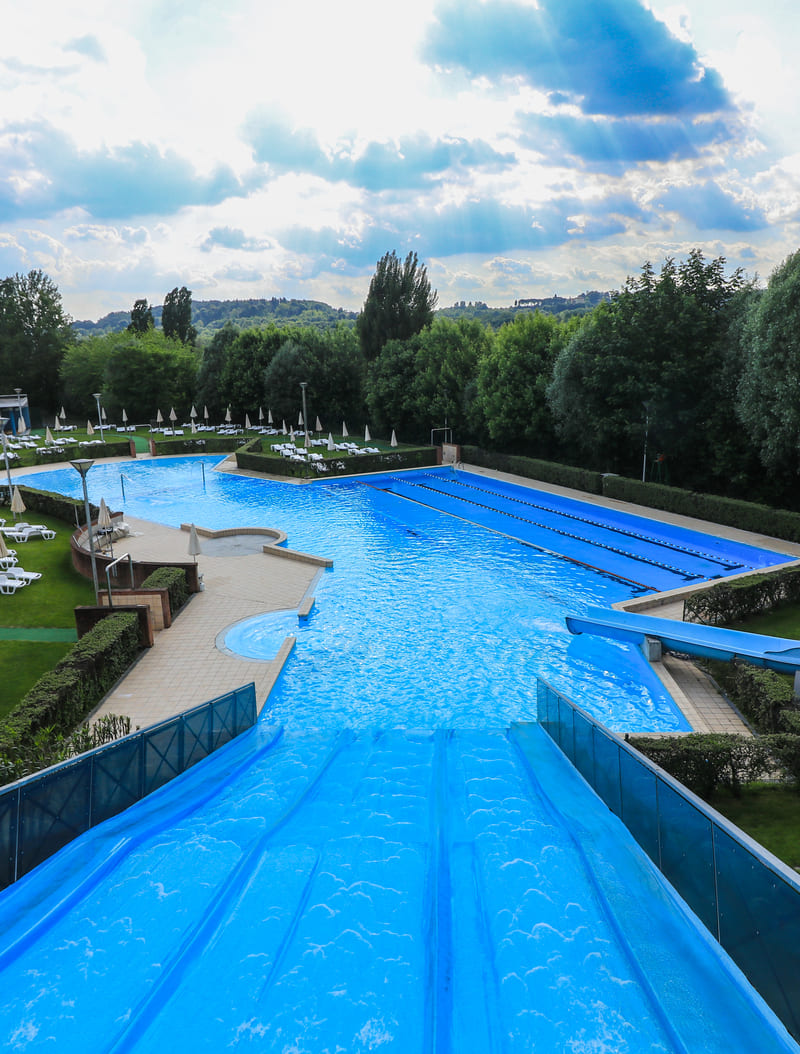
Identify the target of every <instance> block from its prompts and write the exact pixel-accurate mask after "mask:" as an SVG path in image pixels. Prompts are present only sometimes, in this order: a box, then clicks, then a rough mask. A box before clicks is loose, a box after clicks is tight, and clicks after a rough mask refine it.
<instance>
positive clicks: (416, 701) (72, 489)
mask: <svg viewBox="0 0 800 1054" xmlns="http://www.w3.org/2000/svg"><path fill="white" fill-rule="evenodd" d="M218 460H219V459H218V458H200V459H198V458H169V459H159V460H157V461H139V462H130V463H127V462H126V463H125V464H124V465H123V466H120V465H119V464H104V463H102V462H101V463H97V464H96V465H95V466H94V467H93V468H92V471H91V472H90V473H89V474H88V476H87V483H88V486H89V491H90V497H91V499H92V500H93V501H95V502H99V500H100V498H101V497H105V499H106V502H107V504H109V505H110V506H112V507H116V506H118V505H119V504H122V501H121V499H122V488H123V487H124V491H125V502H124V509H125V511H126V512H127V513H128V514H130V515H134V516H141V517H143V518H145V519H150V520H154V521H156V522H160V523H165V524H168V525H170V526H179V525H180V524H181V523H184V522H195V523H199V524H202V526H204V527H207V528H210V529H223V528H227V527H232V526H269V527H273V528H277V529H280V530H283V531H285V532H286V534H287V536H288V545H289V546H290V547H291V548H294V549H301V550H304V551H308V552H313V553H316V554H318V555H322V556H326V557H332V558H333V560H334V567H333V570H332V571H328V572H324V573H321V575H320V577H319V579H318V581H317V582H316V584H315V586H314V595H315V605H314V609H313V611H312V613H311V616H310V617H309V618H308V619H307V620H299V621H295V619H294V617H293V614H292V613H291V612H283V613H277V614H270V615H267V616H265V618H264V620H263V621H262V622H261V623H259V621H258V620H253V621H251V622H250V623H249V624H248V625H240V626H236V627H231V628H230V633H229V635H228V636H227V637H226V638H225V640H226V646H227V647H229V648H231V650H238V651H240V653H242V654H247V655H253V656H255V657H259V656H258V649H259V648H260V647H263V648H264V651H263V652H262V656H261V657H264V658H265V659H268V658H271V657H273V655H274V649H275V640H276V638H277V636H278V635H279V633H280V632H281V629H282V628H284V627H287V628H289V627H293V629H292V632H293V633H294V635H295V636H296V637H297V644H296V646H295V648H294V651H293V653H292V656H291V658H290V660H289V662H288V663H287V664H286V666H285V667H284V671H283V674H282V675H281V677H280V678H279V680H278V683H277V684H276V686H275V688H274V689H273V691H272V692H271V694H270V698H269V702H268V707H267V714H268V718H269V719H270V720H273V721H275V722H277V723H280V724H284V725H286V726H287V727H302V728H309V727H315V728H339V727H341V726H342V724H347V725H349V726H351V727H356V728H373V727H385V726H397V725H403V726H405V727H425V728H431V727H448V728H453V727H459V728H466V727H491V728H505V727H507V726H508V725H509V724H511V723H512V722H513V721H518V720H536V691H535V682H536V678H537V677H542V678H543V679H545V680H547V681H548V683H550V684H551V685H552V686H553V687H554V688H555V689H556V690H559V691H562V692H563V693H564V694H565V695H567V696H568V697H569V698H571V699H573V700H574V701H575V702H576V703H578V704H579V705H580V706H582V707H583V708H584V709H586V710H587V711H589V712H590V713H591V714H593V715H594V716H596V717H597V718H598V719H600V720H602V721H603V722H604V723H605V724H606V725H607V726H608V727H609V728H611V729H612V730H614V731H625V732H634V731H664V732H671V731H678V730H687V729H688V725H687V723H686V721H685V719H684V718H683V716H682V715H681V714H680V713H679V712H678V710H677V709H676V707H675V705H674V703H673V701H672V699H671V698H670V697H669V696H668V694H667V693H666V691H665V690H664V688H663V686H662V684H661V682H660V681H659V680H658V678H657V677H656V676H655V674H654V673H653V671H652V669H651V668H650V666H649V665H648V664H647V663H646V662H645V661H644V659H643V658H642V656H641V655H640V653H639V651H638V649H636V648H635V647H634V646H632V645H629V644H625V643H621V642H613V641H603V640H600V639H592V638H589V637H581V638H576V637H573V636H572V635H571V634H570V633H569V632H568V631H567V628H566V622H565V620H566V617H567V615H582V614H584V613H585V611H586V610H588V609H589V608H590V607H595V606H602V607H608V606H610V605H611V604H613V603H615V602H616V601H619V600H623V599H626V598H628V597H630V596H632V595H638V594H639V593H640V592H641V588H640V586H637V585H633V584H631V583H632V580H633V579H634V576H636V575H638V576H639V577H638V579H636V581H641V580H642V579H644V578H645V577H646V578H648V580H650V579H652V580H653V582H652V583H651V584H654V587H657V588H672V587H674V585H675V584H676V581H678V580H679V581H680V582H684V581H685V580H686V579H687V576H692V577H691V579H690V580H691V581H698V580H700V578H701V577H702V576H706V577H714V576H716V575H718V574H719V573H720V567H721V564H722V563H727V564H729V565H731V564H733V565H735V566H736V568H737V569H745V568H747V567H760V566H768V565H769V564H774V563H779V562H783V561H784V560H785V557H783V556H782V555H781V554H779V553H769V552H766V551H764V550H760V549H755V548H753V547H751V546H741V545H738V546H737V545H735V544H734V543H731V542H728V541H725V540H721V539H716V538H714V537H713V536H710V535H705V534H699V533H698V532H691V531H683V530H681V529H680V528H676V527H672V526H669V525H665V524H661V523H659V522H657V521H653V520H645V519H642V518H639V517H627V516H624V515H623V514H620V513H618V512H614V511H611V510H606V509H601V508H598V507H596V506H589V505H586V504H583V503H580V502H576V501H571V500H570V499H565V498H558V497H555V496H553V495H549V494H544V493H543V492H538V491H534V490H531V489H530V488H526V487H519V486H514V485H512V484H508V483H501V482H500V481H497V480H493V479H487V478H485V477H481V476H477V475H474V474H470V473H464V472H454V471H453V470H451V469H441V470H437V471H435V472H414V473H405V474H403V475H398V474H389V475H385V476H380V475H375V476H369V477H363V478H362V479H353V480H340V481H330V482H325V483H323V484H318V483H315V484H314V485H312V486H297V485H293V484H281V483H276V482H274V481H269V480H258V479H251V478H245V477H241V476H236V475H232V474H230V473H221V472H213V471H207V470H206V471H203V468H202V465H205V466H206V467H207V468H208V467H209V466H211V465H213V464H215V463H216V462H218ZM28 482H30V484H31V485H33V486H38V487H41V488H43V489H49V490H55V491H58V492H61V493H68V494H71V495H72V496H75V497H77V496H78V495H79V489H80V479H79V477H78V475H77V473H75V472H74V471H73V470H71V469H61V470H55V471H52V472H45V473H37V474H35V475H31V476H30V477H29V478H28ZM454 495H458V496H454ZM464 495H466V497H467V499H468V500H467V501H466V502H465V501H464V500H463V496H464ZM533 503H536V505H538V506H546V508H541V507H538V508H534V507H533ZM559 510H560V511H559ZM565 512H566V513H567V515H564V513H565ZM509 513H511V514H512V515H509ZM576 517H583V519H580V518H576ZM601 519H602V520H606V521H608V523H610V524H611V527H608V526H603V525H598V523H599V521H600V520H601ZM587 521H592V522H587ZM537 524H538V526H537ZM623 531H624V532H626V533H622V532H623ZM559 532H561V533H559ZM567 534H569V535H571V536H572V537H568V536H567ZM578 535H580V536H581V538H582V540H581V538H578V537H576V536H578ZM634 535H635V536H637V537H634ZM593 539H597V540H599V541H601V542H602V543H603V545H602V547H601V546H598V545H593V541H592V540H593ZM662 543H663V544H662ZM634 544H636V545H637V546H638V547H639V549H640V550H641V555H643V556H645V557H646V559H647V561H648V562H644V561H642V560H632V559H630V558H629V557H628V555H627V554H626V553H625V552H624V551H621V550H623V547H624V546H625V545H634ZM556 546H560V547H562V549H563V551H564V552H567V553H568V554H569V555H570V557H571V559H565V558H563V557H561V556H558V555H555V554H554V552H553V550H554V549H555V547H556ZM667 546H671V548H667ZM709 557H711V559H709ZM672 568H678V573H677V574H676V572H675V571H674V570H672ZM259 702H260V701H259Z"/></svg>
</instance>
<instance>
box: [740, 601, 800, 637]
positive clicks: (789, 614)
mask: <svg viewBox="0 0 800 1054" xmlns="http://www.w3.org/2000/svg"><path fill="white" fill-rule="evenodd" d="M731 628H732V629H739V630H744V631H745V632H746V633H761V634H764V635H765V636H768V637H789V638H790V639H791V640H800V607H798V606H797V605H794V604H791V605H787V606H786V607H779V608H775V609H774V610H773V611H767V612H765V614H763V615H754V616H753V617H752V618H749V619H745V621H744V622H737V623H736V625H735V626H732V627H731Z"/></svg>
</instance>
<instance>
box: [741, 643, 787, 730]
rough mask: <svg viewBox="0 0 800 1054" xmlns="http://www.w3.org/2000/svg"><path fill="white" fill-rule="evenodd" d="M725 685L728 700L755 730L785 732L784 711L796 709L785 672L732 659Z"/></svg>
mask: <svg viewBox="0 0 800 1054" xmlns="http://www.w3.org/2000/svg"><path fill="white" fill-rule="evenodd" d="M725 688H726V690H727V693H728V695H729V696H730V698H731V700H732V702H733V703H734V705H735V706H736V707H738V709H739V710H741V712H742V713H743V714H744V716H745V717H746V718H747V720H748V721H749V722H750V723H751V724H752V725H753V727H754V728H755V729H756V731H757V732H759V733H769V732H786V731H788V730H789V723H787V721H786V720H785V718H784V716H783V715H784V714H786V713H790V712H792V711H795V712H797V702H796V701H795V698H794V693H793V690H792V681H791V678H790V677H789V676H787V675H786V674H780V673H776V672H775V671H774V670H767V669H765V668H763V667H761V666H752V665H750V663H746V662H737V661H736V660H734V661H733V662H732V663H731V665H730V671H729V674H728V677H727V678H726V684H725Z"/></svg>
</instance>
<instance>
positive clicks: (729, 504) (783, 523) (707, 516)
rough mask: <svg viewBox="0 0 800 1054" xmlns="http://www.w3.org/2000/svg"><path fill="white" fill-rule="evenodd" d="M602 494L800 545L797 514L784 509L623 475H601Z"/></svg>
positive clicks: (799, 515) (799, 527) (799, 525)
mask: <svg viewBox="0 0 800 1054" xmlns="http://www.w3.org/2000/svg"><path fill="white" fill-rule="evenodd" d="M602 493H603V496H604V497H606V498H615V499H616V500H617V501H628V502H633V503H634V504H635V505H644V506H646V507H648V508H651V509H662V510H663V511H664V512H674V513H677V514H678V515H681V516H692V517H694V518H695V519H698V520H709V521H710V522H712V523H722V524H725V525H726V526H727V527H737V528H739V530H742V531H752V532H753V533H754V534H766V535H768V536H769V537H772V538H783V539H784V540H785V541H787V542H800V513H798V512H789V511H787V510H786V509H771V508H769V506H767V505H757V504H756V503H755V502H751V501H737V500H736V499H735V498H721V497H718V496H717V495H715V494H697V493H695V492H694V491H689V490H681V489H680V488H679V487H667V486H665V485H664V484H663V483H642V482H641V480H636V479H628V478H626V477H625V476H604V477H603V489H602Z"/></svg>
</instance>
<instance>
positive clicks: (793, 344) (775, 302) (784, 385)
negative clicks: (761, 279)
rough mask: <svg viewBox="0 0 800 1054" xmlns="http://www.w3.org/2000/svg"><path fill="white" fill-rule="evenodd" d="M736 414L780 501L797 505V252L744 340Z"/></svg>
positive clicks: (757, 308)
mask: <svg viewBox="0 0 800 1054" xmlns="http://www.w3.org/2000/svg"><path fill="white" fill-rule="evenodd" d="M743 341H744V348H745V363H744V369H743V372H742V376H741V380H740V383H739V391H738V396H737V407H736V408H737V413H738V416H739V419H740V420H741V422H742V424H743V425H744V427H745V430H746V432H747V435H748V437H749V439H750V441H751V442H752V443H753V444H754V445H755V447H756V449H757V450H758V454H759V458H760V460H761V463H762V464H763V465H764V467H765V468H767V469H768V470H769V472H770V473H771V474H772V475H773V476H774V477H775V478H776V483H777V484H778V486H779V488H780V493H781V495H782V497H783V500H785V501H787V502H790V503H791V504H792V505H793V506H796V505H797V498H796V497H794V494H795V492H796V490H797V476H798V465H799V464H800V251H798V252H796V253H794V254H793V255H792V256H790V257H788V259H786V260H784V262H783V263H782V264H781V265H780V266H779V267H778V268H776V270H775V271H774V272H773V273H772V275H771V276H770V279H769V282H768V284H767V289H766V292H765V293H764V294H763V295H762V296H761V297H760V298H759V299H758V300H757V301H756V302H755V303H754V305H753V309H752V311H751V314H750V316H749V318H748V322H747V324H746V326H745V331H744V335H743Z"/></svg>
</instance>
